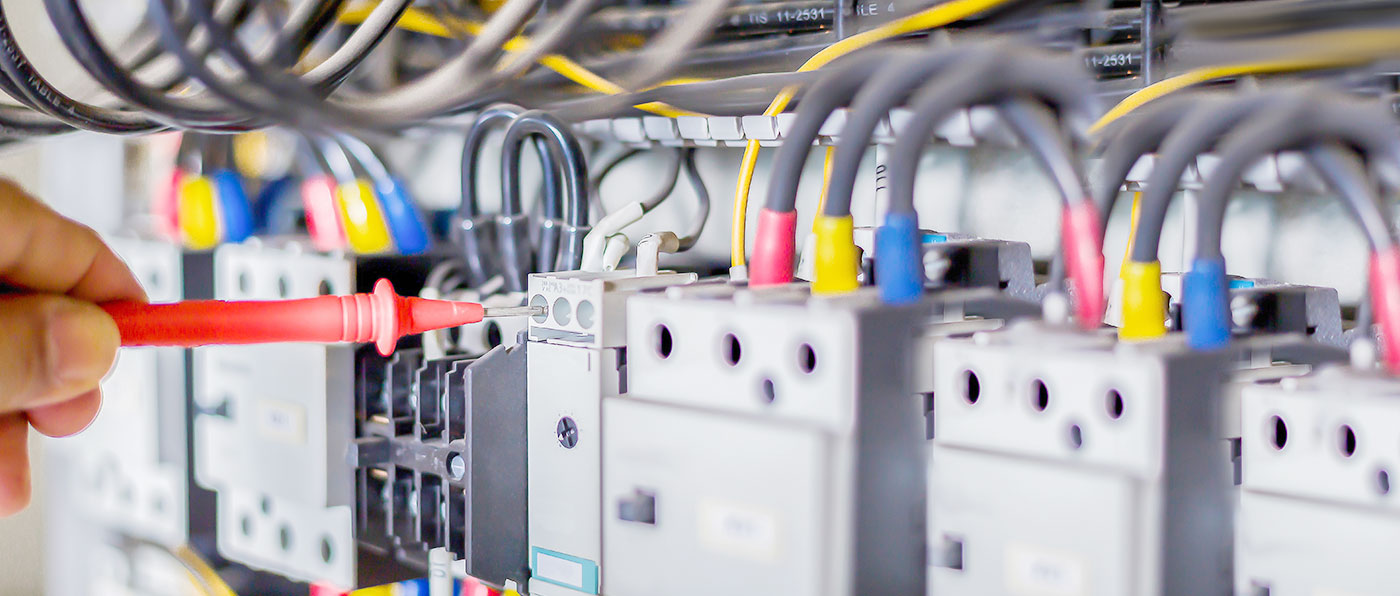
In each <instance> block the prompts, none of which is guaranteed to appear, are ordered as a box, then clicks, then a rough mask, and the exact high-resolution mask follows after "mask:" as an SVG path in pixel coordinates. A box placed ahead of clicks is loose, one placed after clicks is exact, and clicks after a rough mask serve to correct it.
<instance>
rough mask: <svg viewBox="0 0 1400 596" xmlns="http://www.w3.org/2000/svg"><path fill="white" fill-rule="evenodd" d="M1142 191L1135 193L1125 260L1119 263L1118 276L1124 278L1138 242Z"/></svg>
mask: <svg viewBox="0 0 1400 596" xmlns="http://www.w3.org/2000/svg"><path fill="white" fill-rule="evenodd" d="M1141 207H1142V193H1141V192H1135V193H1133V208H1132V210H1131V211H1130V212H1129V215H1128V242H1127V245H1126V246H1124V247H1123V262H1121V263H1119V264H1118V277H1119V279H1122V277H1123V272H1124V271H1126V270H1127V267H1128V261H1129V260H1130V259H1131V257H1132V256H1133V244H1136V243H1137V225H1138V216H1139V215H1140V214H1141V212H1142V209H1141Z"/></svg>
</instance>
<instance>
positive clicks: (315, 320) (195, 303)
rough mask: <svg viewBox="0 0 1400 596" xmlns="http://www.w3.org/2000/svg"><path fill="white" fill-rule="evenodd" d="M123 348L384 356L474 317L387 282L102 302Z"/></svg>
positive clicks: (476, 307)
mask: <svg viewBox="0 0 1400 596" xmlns="http://www.w3.org/2000/svg"><path fill="white" fill-rule="evenodd" d="M101 306H102V309H103V310H105V311H107V313H108V314H110V315H112V318H113V319H114V320H116V322H117V330H118V331H119V332H120V333H121V338H122V345H124V346H185V347H193V346H207V345H216V344H256V343H276V342H317V343H330V342H347V341H348V342H367V341H372V342H374V343H375V345H376V346H377V347H378V348H379V352H380V353H381V354H384V355H388V354H390V353H392V352H393V350H394V345H395V344H397V343H398V340H399V338H400V337H402V336H404V335H411V334H416V333H422V332H424V331H428V330H432V329H442V328H445V327H455V326H458V325H465V324H467V323H475V322H477V321H480V320H481V319H482V317H483V316H484V315H485V310H484V309H483V308H482V306H481V305H480V304H476V303H472V302H451V301H447V300H425V299H422V298H404V297H402V296H399V295H397V294H395V293H394V288H393V286H391V285H389V282H388V281H387V280H383V279H381V280H379V282H378V283H377V284H375V286H374V293H372V294H352V295H350V296H319V297H316V298H303V299H299V300H274V301H248V302H226V301H222V300H190V301H186V302H176V303H172V304H146V303H143V302H129V301H123V302H108V303H106V304H103V305H101Z"/></svg>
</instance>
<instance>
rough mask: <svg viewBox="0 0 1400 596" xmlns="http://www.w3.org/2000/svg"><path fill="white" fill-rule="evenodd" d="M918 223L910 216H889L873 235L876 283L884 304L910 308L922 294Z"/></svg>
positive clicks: (922, 276)
mask: <svg viewBox="0 0 1400 596" xmlns="http://www.w3.org/2000/svg"><path fill="white" fill-rule="evenodd" d="M920 238H921V234H920V232H919V222H918V219H917V217H916V216H915V215H914V214H911V213H896V212H890V213H888V214H886V215H885V225H883V226H880V229H878V230H876V232H875V280H876V282H877V283H878V284H879V285H880V298H881V299H882V300H884V301H885V303H887V304H909V303H912V302H915V301H917V300H918V299H919V297H920V296H922V295H923V293H924V267H923V256H922V255H923V247H922V244H921V243H920V241H919V240H920Z"/></svg>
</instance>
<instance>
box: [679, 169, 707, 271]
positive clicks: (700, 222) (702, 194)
mask: <svg viewBox="0 0 1400 596" xmlns="http://www.w3.org/2000/svg"><path fill="white" fill-rule="evenodd" d="M682 162H683V163H684V164H685V177H686V180H688V181H690V188H691V189H693V190H694V191H695V201H696V202H697V203H698V204H699V206H700V209H699V210H698V211H697V212H696V213H695V228H694V230H692V231H691V232H690V233H689V234H686V235H685V237H683V238H681V239H680V252H685V251H687V250H690V249H691V248H692V247H694V246H695V243H696V242H698V241H699V240H700V234H701V233H702V232H704V231H705V223H706V222H708V221H709V220H710V189H709V188H707V187H706V186H705V177H704V176H701V175H700V168H699V166H698V165H697V164H696V163H695V149H686V150H685V156H684V158H683V159H682Z"/></svg>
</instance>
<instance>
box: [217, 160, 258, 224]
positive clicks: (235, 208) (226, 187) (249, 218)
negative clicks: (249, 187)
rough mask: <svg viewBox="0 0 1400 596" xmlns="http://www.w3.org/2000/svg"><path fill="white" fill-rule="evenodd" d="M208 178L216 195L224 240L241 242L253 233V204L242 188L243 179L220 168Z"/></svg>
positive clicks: (231, 171)
mask: <svg viewBox="0 0 1400 596" xmlns="http://www.w3.org/2000/svg"><path fill="white" fill-rule="evenodd" d="M210 178H211V179H212V180H213V182H214V189H215V193H214V194H215V196H216V197H218V199H217V200H218V203H219V215H220V217H221V220H222V221H223V225H224V241H225V242H242V241H244V240H247V239H248V237H249V236H252V235H253V204H252V203H251V202H250V201H249V200H248V192H247V191H245V190H243V179H242V178H240V177H239V176H238V173H237V172H234V171H233V170H226V169H221V170H218V171H216V172H214V173H213V174H212V175H211V176H210Z"/></svg>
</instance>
